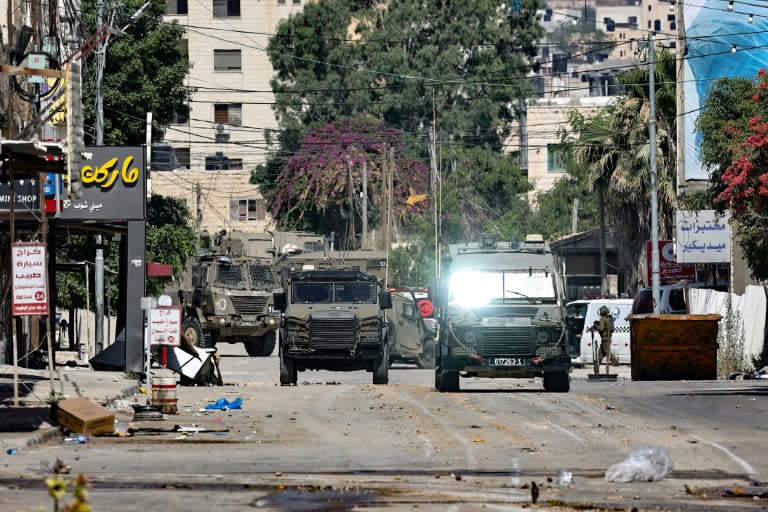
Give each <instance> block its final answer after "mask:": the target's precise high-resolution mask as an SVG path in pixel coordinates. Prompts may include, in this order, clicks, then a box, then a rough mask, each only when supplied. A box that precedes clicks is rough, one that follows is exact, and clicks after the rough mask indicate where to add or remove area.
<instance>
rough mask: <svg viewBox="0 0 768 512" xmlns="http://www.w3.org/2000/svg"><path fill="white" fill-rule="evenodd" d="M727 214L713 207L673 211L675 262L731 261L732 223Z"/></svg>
mask: <svg viewBox="0 0 768 512" xmlns="http://www.w3.org/2000/svg"><path fill="white" fill-rule="evenodd" d="M729 222H730V217H729V215H728V213H724V214H718V213H716V212H715V211H714V210H701V211H678V212H677V213H676V214H675V229H676V232H677V240H676V253H677V261H678V263H725V262H728V261H731V226H730V223H729Z"/></svg>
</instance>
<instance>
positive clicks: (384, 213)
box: [380, 144, 389, 255]
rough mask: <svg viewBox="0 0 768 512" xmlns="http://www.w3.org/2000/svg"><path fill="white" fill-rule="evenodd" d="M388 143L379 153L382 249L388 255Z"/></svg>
mask: <svg viewBox="0 0 768 512" xmlns="http://www.w3.org/2000/svg"><path fill="white" fill-rule="evenodd" d="M388 155H389V145H388V144H384V152H383V153H382V155H381V201H380V204H381V224H382V227H383V228H384V229H382V239H383V240H384V250H386V251H387V255H389V245H388V244H389V206H388V205H389V192H388V190H387V188H388V187H389V156H388Z"/></svg>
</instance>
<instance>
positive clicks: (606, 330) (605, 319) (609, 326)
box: [595, 306, 613, 374]
mask: <svg viewBox="0 0 768 512" xmlns="http://www.w3.org/2000/svg"><path fill="white" fill-rule="evenodd" d="M598 312H599V313H600V320H598V321H597V322H595V324H596V325H595V329H596V330H597V333H598V334H599V335H600V348H599V349H598V351H597V359H595V373H596V374H598V373H600V363H601V362H602V360H603V357H605V373H606V374H607V373H609V367H610V365H611V336H612V335H613V318H612V317H611V312H610V310H609V309H608V307H607V306H602V307H600V310H599V311H598Z"/></svg>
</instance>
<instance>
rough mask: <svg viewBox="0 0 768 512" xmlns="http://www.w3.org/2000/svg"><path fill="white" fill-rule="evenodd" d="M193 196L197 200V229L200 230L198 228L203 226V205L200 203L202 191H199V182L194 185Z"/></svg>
mask: <svg viewBox="0 0 768 512" xmlns="http://www.w3.org/2000/svg"><path fill="white" fill-rule="evenodd" d="M195 196H196V199H197V206H196V208H197V227H198V229H200V226H202V225H203V204H202V201H201V197H202V190H201V189H200V182H197V183H195Z"/></svg>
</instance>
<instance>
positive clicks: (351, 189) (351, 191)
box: [347, 160, 357, 249]
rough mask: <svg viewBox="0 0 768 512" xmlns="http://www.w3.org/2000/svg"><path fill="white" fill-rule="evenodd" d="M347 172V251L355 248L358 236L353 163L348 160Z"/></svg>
mask: <svg viewBox="0 0 768 512" xmlns="http://www.w3.org/2000/svg"><path fill="white" fill-rule="evenodd" d="M347 172H348V173H349V182H348V183H347V194H348V197H349V238H348V239H347V249H352V248H354V247H355V241H356V237H355V235H356V234H357V233H356V231H355V186H354V183H353V182H352V163H351V162H350V161H349V160H347Z"/></svg>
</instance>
